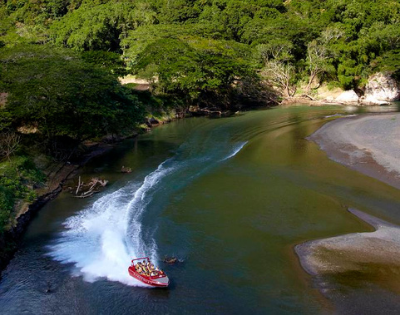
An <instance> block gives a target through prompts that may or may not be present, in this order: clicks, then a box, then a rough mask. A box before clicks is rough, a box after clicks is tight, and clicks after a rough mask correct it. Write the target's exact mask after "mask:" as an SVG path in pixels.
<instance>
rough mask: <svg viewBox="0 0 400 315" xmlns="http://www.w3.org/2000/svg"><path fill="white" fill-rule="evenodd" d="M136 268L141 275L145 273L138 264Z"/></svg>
mask: <svg viewBox="0 0 400 315" xmlns="http://www.w3.org/2000/svg"><path fill="white" fill-rule="evenodd" d="M135 268H136V271H137V272H139V273H140V274H141V273H142V272H143V269H142V267H141V266H140V265H139V264H137V265H136V267H135Z"/></svg>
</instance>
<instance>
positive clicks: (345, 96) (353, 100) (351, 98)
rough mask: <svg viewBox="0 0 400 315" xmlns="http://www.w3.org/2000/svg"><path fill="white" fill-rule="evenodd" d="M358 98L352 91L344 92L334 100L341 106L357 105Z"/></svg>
mask: <svg viewBox="0 0 400 315" xmlns="http://www.w3.org/2000/svg"><path fill="white" fill-rule="evenodd" d="M358 101H359V97H358V95H357V94H356V92H354V91H353V90H350V91H344V92H343V93H342V94H340V95H339V96H338V97H337V98H336V102H338V103H342V104H358Z"/></svg>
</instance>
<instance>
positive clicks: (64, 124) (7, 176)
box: [0, 0, 400, 227]
mask: <svg viewBox="0 0 400 315" xmlns="http://www.w3.org/2000/svg"><path fill="white" fill-rule="evenodd" d="M0 1H1V2H0V134H1V135H0V158H1V159H2V161H4V162H3V164H4V165H8V166H9V164H10V163H14V164H12V165H13V166H12V167H8V166H7V167H6V166H4V167H3V168H2V173H1V174H0V175H1V176H0V208H1V209H2V210H3V211H2V214H1V215H0V227H1V226H3V225H4V224H6V223H7V222H8V217H9V213H10V212H11V211H12V207H13V201H14V200H15V199H16V198H17V199H18V198H22V199H23V198H25V199H32V198H33V197H32V196H33V195H32V194H33V193H32V191H30V190H29V189H28V190H27V189H25V188H20V189H19V188H18V187H20V186H21V185H22V184H21V183H22V182H24V183H31V184H32V183H36V182H40V181H41V180H42V179H41V178H42V176H41V175H40V172H39V171H38V170H36V169H35V167H33V166H31V167H29V165H31V164H32V163H30V162H29V159H28V158H22V159H21V156H25V155H27V154H26V152H25V153H24V148H26V147H27V144H32V143H36V144H38V145H37V146H36V147H37V150H39V151H40V150H41V151H45V152H46V154H49V155H51V156H52V157H54V158H55V159H58V160H63V159H64V160H67V159H68V158H69V153H65V145H66V143H71V145H70V147H71V148H72V147H76V145H77V144H79V143H82V141H84V140H87V139H93V138H96V137H101V136H104V135H107V134H119V133H122V132H124V131H125V130H130V129H132V128H133V127H134V126H135V125H137V124H140V123H141V122H143V120H144V117H145V116H146V115H147V114H148V113H147V112H148V110H149V104H150V105H154V106H159V107H168V106H172V107H181V108H187V107H188V106H190V105H196V106H200V107H201V106H203V107H211V106H220V107H224V108H230V107H235V106H238V105H240V106H242V105H244V104H245V105H246V104H248V105H257V104H265V103H268V102H276V100H277V99H279V98H280V97H291V96H293V95H295V94H296V93H305V94H312V93H313V89H315V88H316V87H318V86H319V85H320V84H322V83H326V84H327V85H328V86H330V87H341V88H343V89H345V90H346V89H355V90H361V91H362V89H363V87H364V86H365V83H366V79H367V78H368V77H369V76H370V75H371V74H373V73H376V72H379V71H384V72H388V73H390V74H391V75H392V76H393V77H394V78H396V79H399V78H400V1H399V0H388V1H383V0H324V1H322V0H287V1H282V0H136V1H132V0H120V1H117V0H0ZM127 74H131V75H135V76H136V77H138V78H143V79H147V80H148V81H149V82H150V83H151V94H150V95H148V94H147V95H144V94H143V93H139V92H138V91H135V90H134V89H132V87H129V86H123V85H121V84H120V82H119V80H118V78H119V77H121V76H124V75H127ZM272 87H274V88H272ZM276 88H278V89H276ZM154 106H153V107H154ZM150 107H152V106H150ZM60 143H62V144H63V145H61V147H60ZM67 151H68V150H67ZM17 152H18V155H19V156H20V157H19V158H18V159H17V158H13V156H14V155H15V153H17ZM7 163H8V164H7ZM3 164H2V165H3ZM32 185H33V184H32ZM16 187H17V188H18V189H16ZM21 187H22V186H21Z"/></svg>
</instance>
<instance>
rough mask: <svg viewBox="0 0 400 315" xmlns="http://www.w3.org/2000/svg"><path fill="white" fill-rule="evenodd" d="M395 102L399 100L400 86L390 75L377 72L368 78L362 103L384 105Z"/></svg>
mask: <svg viewBox="0 0 400 315" xmlns="http://www.w3.org/2000/svg"><path fill="white" fill-rule="evenodd" d="M397 100H400V85H399V83H398V82H396V80H394V79H393V78H392V77H391V76H390V74H388V73H382V72H378V73H375V74H374V75H372V76H370V77H369V79H368V83H367V85H366V86H365V94H364V100H363V103H371V104H384V103H386V102H392V101H397Z"/></svg>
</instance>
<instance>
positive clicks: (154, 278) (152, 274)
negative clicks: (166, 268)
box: [128, 257, 169, 288]
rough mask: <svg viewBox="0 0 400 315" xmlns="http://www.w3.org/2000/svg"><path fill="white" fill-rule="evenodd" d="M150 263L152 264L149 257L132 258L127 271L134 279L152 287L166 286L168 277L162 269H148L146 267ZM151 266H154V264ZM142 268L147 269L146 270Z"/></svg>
mask: <svg viewBox="0 0 400 315" xmlns="http://www.w3.org/2000/svg"><path fill="white" fill-rule="evenodd" d="M141 261H142V262H141ZM151 265H152V264H151V262H150V259H149V257H143V258H135V259H132V264H131V265H130V266H129V268H128V272H129V274H130V275H131V276H132V277H134V278H135V279H137V280H139V281H141V282H143V283H145V284H147V285H150V286H152V287H159V288H166V287H168V285H169V279H168V277H167V275H166V274H165V273H164V272H163V271H162V270H157V269H154V270H149V269H150V268H148V267H147V266H151ZM152 266H153V267H154V265H152ZM143 267H144V268H143ZM144 269H147V270H146V271H147V272H146V271H145V270H144Z"/></svg>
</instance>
